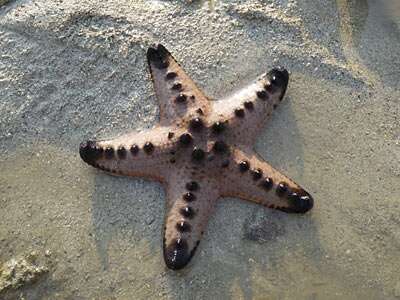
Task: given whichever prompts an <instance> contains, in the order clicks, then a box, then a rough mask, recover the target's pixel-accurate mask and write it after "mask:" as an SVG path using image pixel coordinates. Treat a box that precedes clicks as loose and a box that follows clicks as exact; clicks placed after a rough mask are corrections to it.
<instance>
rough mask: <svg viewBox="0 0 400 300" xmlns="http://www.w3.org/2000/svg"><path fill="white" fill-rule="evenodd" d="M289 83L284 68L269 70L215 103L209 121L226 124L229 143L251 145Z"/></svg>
mask: <svg viewBox="0 0 400 300" xmlns="http://www.w3.org/2000/svg"><path fill="white" fill-rule="evenodd" d="M288 80H289V74H288V72H287V71H286V70H285V69H282V70H281V69H272V70H271V71H270V72H268V73H265V74H263V75H261V76H260V77H259V78H258V79H257V80H256V81H255V82H253V83H251V84H250V85H248V86H246V87H245V88H243V89H241V90H239V91H238V92H236V93H235V94H233V95H232V96H230V97H228V98H226V99H222V100H218V101H214V102H213V105H212V115H211V118H210V119H211V122H214V123H215V122H219V123H223V124H226V127H227V128H228V129H229V130H227V135H226V139H227V141H228V142H230V141H232V142H238V141H240V142H241V143H243V144H252V143H253V142H254V140H255V137H256V136H257V134H258V133H259V131H260V129H261V128H262V127H263V125H264V123H265V121H266V120H267V119H268V117H269V116H270V115H271V112H272V111H273V110H274V109H275V108H276V107H277V105H278V104H279V103H280V101H281V100H282V98H283V96H284V94H285V91H286V88H287V84H288Z"/></svg>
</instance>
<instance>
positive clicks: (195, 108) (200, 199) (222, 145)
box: [79, 45, 314, 269]
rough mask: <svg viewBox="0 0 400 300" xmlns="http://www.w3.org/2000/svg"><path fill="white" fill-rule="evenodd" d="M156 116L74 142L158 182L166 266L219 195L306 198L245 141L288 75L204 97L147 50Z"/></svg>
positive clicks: (90, 157)
mask: <svg viewBox="0 0 400 300" xmlns="http://www.w3.org/2000/svg"><path fill="white" fill-rule="evenodd" d="M147 61H148V64H149V68H150V72H151V76H152V80H153V84H154V88H155V92H156V95H157V98H158V100H159V105H160V122H159V124H157V126H155V128H153V129H151V130H149V131H147V132H142V133H130V134H126V135H123V136H120V137H118V138H116V139H112V140H104V141H86V142H84V143H81V145H80V149H79V153H80V156H81V157H82V159H83V160H84V161H85V162H86V163H88V164H89V165H92V166H94V167H96V168H99V169H101V170H104V171H107V172H110V173H113V174H118V175H125V176H140V177H147V178H151V179H155V180H158V181H160V182H161V183H163V184H164V185H165V188H166V191H167V205H166V206H167V212H166V216H165V226H164V239H163V253H164V260H165V263H166V265H167V267H168V268H170V269H181V268H183V267H184V266H186V265H187V264H188V262H189V261H190V259H191V258H192V256H193V254H194V252H195V251H196V248H197V246H198V245H199V242H200V238H201V236H202V234H203V231H204V230H205V227H206V225H207V223H208V219H209V217H210V215H211V214H212V212H213V210H214V207H215V204H216V202H217V199H219V198H220V197H238V198H241V199H244V200H248V201H251V202H254V203H257V204H261V205H263V206H266V207H268V208H275V209H278V210H281V211H284V212H293V213H305V212H307V211H308V210H310V209H311V208H312V207H313V203H314V202H313V198H312V197H311V196H310V194H308V193H307V192H306V191H305V190H304V189H303V188H301V187H300V186H299V185H298V184H296V183H295V182H294V181H293V180H291V179H289V178H288V177H286V176H284V175H282V174H281V173H279V172H278V171H276V170H275V169H273V168H272V167H271V166H270V165H269V164H268V163H266V162H265V161H264V160H263V159H262V158H260V157H259V156H257V154H256V153H255V152H254V150H253V148H252V147H251V145H252V144H253V143H254V141H255V138H256V136H257V133H258V132H259V131H260V129H261V128H262V125H263V124H264V121H265V120H266V118H267V117H268V116H269V115H270V114H271V112H272V110H273V109H275V108H276V106H277V105H278V104H279V103H280V101H281V100H282V98H283V96H284V94H285V91H286V87H287V85H288V80H289V74H288V72H287V70H285V69H284V68H274V69H272V70H271V71H269V72H268V73H265V74H263V75H261V76H260V77H259V78H258V79H257V80H256V81H255V82H253V83H252V84H250V85H249V86H247V87H245V88H244V89H242V90H241V91H239V92H238V93H236V94H234V95H233V96H231V97H230V98H228V99H224V100H222V101H209V99H208V98H207V97H206V96H205V95H204V94H203V92H202V91H201V90H200V89H199V88H198V87H197V86H196V85H195V84H194V82H193V81H192V80H191V79H190V78H189V76H188V75H187V74H186V73H185V71H184V70H183V69H182V67H181V66H180V65H179V64H178V63H177V62H176V60H175V59H174V58H173V57H172V55H171V54H170V53H169V52H168V50H167V49H166V48H165V47H164V46H162V45H157V46H154V47H150V48H149V49H148V51H147Z"/></svg>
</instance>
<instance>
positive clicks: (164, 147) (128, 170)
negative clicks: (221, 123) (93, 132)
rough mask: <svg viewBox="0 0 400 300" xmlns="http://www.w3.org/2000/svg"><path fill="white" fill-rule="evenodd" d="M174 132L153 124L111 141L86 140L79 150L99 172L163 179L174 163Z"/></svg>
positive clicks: (83, 157) (175, 137) (86, 160)
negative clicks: (147, 128) (153, 126)
mask: <svg viewBox="0 0 400 300" xmlns="http://www.w3.org/2000/svg"><path fill="white" fill-rule="evenodd" d="M176 133H177V132H176V131H175V132H172V131H171V129H170V128H169V127H156V128H154V129H151V130H148V131H145V132H137V133H130V134H126V135H122V136H120V137H117V138H115V139H111V140H102V141H87V142H83V143H81V145H80V151H79V153H80V156H81V158H82V159H83V160H84V161H85V162H86V163H88V164H89V165H91V166H93V167H96V168H98V169H101V170H103V171H106V172H110V173H113V174H117V175H125V176H140V177H147V178H151V179H156V180H159V181H163V178H164V176H165V173H166V170H169V169H170V168H171V165H173V162H174V161H173V159H174V157H173V153H174V149H175V147H176V144H177V136H176Z"/></svg>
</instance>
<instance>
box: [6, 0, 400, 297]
mask: <svg viewBox="0 0 400 300" xmlns="http://www.w3.org/2000/svg"><path fill="white" fill-rule="evenodd" d="M155 42H161V43H163V44H164V45H165V46H166V47H167V48H168V49H169V50H170V51H171V52H172V53H173V54H174V56H175V57H176V59H177V60H178V61H179V62H180V63H181V65H182V66H183V67H184V68H185V69H186V70H187V72H188V73H189V74H190V75H191V76H192V77H193V79H194V80H195V81H196V82H198V84H199V86H200V87H201V88H203V89H204V91H205V93H206V94H207V95H209V96H210V97H211V98H215V99H218V98H221V97H224V96H225V95H227V93H229V92H232V91H234V90H235V89H237V88H240V87H241V86H243V85H244V84H246V83H247V82H249V81H251V80H253V79H254V78H256V77H257V76H258V75H259V74H261V73H263V72H265V71H267V70H269V69H270V68H272V67H273V66H275V65H283V66H285V67H286V68H287V69H288V70H290V73H291V79H290V83H289V88H288V91H287V96H286V97H285V100H284V102H283V103H282V105H281V106H280V107H279V108H278V109H277V110H276V111H275V112H274V115H273V117H272V119H271V120H270V122H269V123H268V124H267V126H266V127H265V130H264V131H263V133H262V134H261V135H260V137H259V140H258V142H257V144H256V150H257V152H258V153H259V154H260V155H261V156H262V157H263V158H265V159H266V160H268V161H269V162H270V163H271V164H272V165H273V166H275V167H276V168H277V169H279V170H281V171H282V172H284V173H285V174H287V175H288V176H289V177H291V178H293V179H294V180H295V181H297V182H299V183H300V184H301V185H303V186H304V187H305V188H306V189H307V190H308V191H310V192H311V193H312V194H313V196H314V199H315V207H314V209H313V210H312V211H311V212H310V213H308V214H306V215H304V216H298V215H288V214H285V213H281V212H277V211H272V210H268V209H263V208H260V207H258V206H256V205H253V204H251V203H245V202H243V201H239V200H238V199H225V200H223V201H220V203H219V204H218V207H217V211H216V214H215V215H214V216H213V217H212V218H211V221H210V224H209V226H208V229H207V232H206V233H205V236H204V238H203V240H202V242H201V243H200V246H199V249H198V250H197V253H196V255H195V257H194V258H193V260H192V262H191V263H190V264H189V266H188V267H187V268H186V269H184V270H183V271H181V272H174V271H171V270H168V269H166V267H165V264H164V262H163V258H162V247H161V245H162V237H161V232H162V226H163V214H164V205H165V204H164V200H165V194H164V191H163V189H162V187H161V186H160V185H159V184H158V183H155V182H150V181H145V180H142V179H140V178H134V179H132V178H123V177H112V176H108V175H106V174H104V173H102V172H100V171H98V170H94V169H91V168H90V167H88V166H87V165H86V164H84V163H83V162H82V161H81V159H80V158H79V154H78V145H79V143H80V142H81V141H83V140H86V139H87V138H107V137H113V136H116V135H119V134H121V133H124V132H126V131H129V130H142V129H146V128H150V127H152V126H153V125H154V124H155V123H156V122H157V120H158V107H157V100H156V98H155V96H154V91H153V88H152V83H151V80H150V76H149V73H148V70H147V64H146V59H145V53H146V49H147V47H148V46H149V45H150V44H152V43H155ZM399 44H400V8H399V5H398V4H397V1H395V0H393V1H390V0H387V1H384V0H380V1H379V0H355V1H346V0H319V1H315V0H249V1H219V0H214V1H177V0H170V1H161V0H160V1H155V0H153V1H134V0H129V1H128V0H120V1H116V0H114V1H95V0H79V1H78V0H68V1H62V0H60V1H54V0H20V1H1V0H0V170H1V171H0V249H1V251H0V265H2V266H3V267H1V269H0V299H29V300H31V299H35V300H36V299H399V297H400V273H399V270H400V259H399V257H400V255H399V254H400V120H399V116H400V100H399V99H400V48H399ZM32 253H35V255H34V256H35V262H32V261H31V260H30V259H29V258H30V257H31V256H32ZM10 266H11V267H13V268H14V269H15V270H17V271H18V272H10V270H11V269H10V268H11V267H10ZM29 270H30V271H29ZM35 270H36V271H38V272H39V273H38V274H36V273H35V272H36V271H35ZM26 272H27V273H26ZM29 272H31V273H29ZM21 274H22V275H21ZM30 275H32V276H33V278H34V280H30V279H29V278H30V277H29V276H30ZM36 275H37V276H36ZM18 276H19V277H18ZM13 282H18V284H12V283H13ZM5 286H7V288H5Z"/></svg>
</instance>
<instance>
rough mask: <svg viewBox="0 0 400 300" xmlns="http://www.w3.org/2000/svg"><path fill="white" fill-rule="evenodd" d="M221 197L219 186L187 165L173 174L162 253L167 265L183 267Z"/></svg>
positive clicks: (170, 183)
mask: <svg viewBox="0 0 400 300" xmlns="http://www.w3.org/2000/svg"><path fill="white" fill-rule="evenodd" d="M217 198H218V192H217V188H216V187H215V186H214V185H213V184H212V182H210V181H208V180H207V179H204V178H196V177H193V176H190V173H189V172H188V171H187V170H186V169H181V170H180V171H179V172H176V173H174V174H172V176H171V177H169V179H168V184H167V211H166V216H165V227H164V238H163V253H164V260H165V263H166V265H167V267H168V268H170V269H174V270H177V269H181V268H183V267H185V266H186V265H187V264H188V263H189V261H190V260H191V258H192V257H193V255H194V253H195V251H196V249H197V246H198V245H199V243H200V239H201V237H202V235H203V231H204V230H205V228H206V226H207V223H208V219H209V216H210V215H211V214H212V212H213V210H214V206H215V203H216V199H217Z"/></svg>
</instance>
